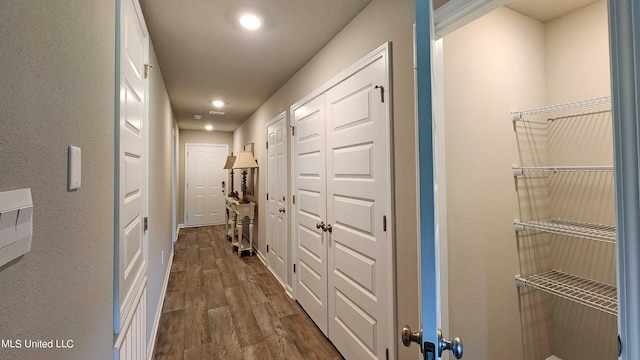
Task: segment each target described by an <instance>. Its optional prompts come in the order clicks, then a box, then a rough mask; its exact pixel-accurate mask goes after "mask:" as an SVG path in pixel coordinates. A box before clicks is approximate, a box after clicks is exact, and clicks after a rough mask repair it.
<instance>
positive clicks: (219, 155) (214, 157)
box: [185, 144, 229, 226]
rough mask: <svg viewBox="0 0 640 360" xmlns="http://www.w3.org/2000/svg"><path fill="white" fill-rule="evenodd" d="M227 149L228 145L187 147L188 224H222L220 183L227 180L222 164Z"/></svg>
mask: <svg viewBox="0 0 640 360" xmlns="http://www.w3.org/2000/svg"><path fill="white" fill-rule="evenodd" d="M228 150H229V149H228V146H227V145H210V144H186V154H187V169H186V173H187V175H186V178H187V183H186V186H187V191H186V194H187V196H186V205H185V207H186V209H187V210H186V222H185V223H186V224H187V225H189V226H194V225H215V224H222V223H224V219H225V200H224V193H223V192H222V191H223V188H222V182H223V181H224V180H225V179H226V174H225V170H224V164H225V162H226V160H227V154H228Z"/></svg>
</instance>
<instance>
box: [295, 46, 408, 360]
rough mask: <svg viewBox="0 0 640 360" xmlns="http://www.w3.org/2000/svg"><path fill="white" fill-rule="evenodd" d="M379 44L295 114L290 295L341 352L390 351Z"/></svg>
mask: <svg viewBox="0 0 640 360" xmlns="http://www.w3.org/2000/svg"><path fill="white" fill-rule="evenodd" d="M385 50H386V48H383V49H379V50H378V51H377V52H374V53H372V54H371V55H370V56H368V57H367V58H365V59H363V61H361V62H360V63H359V64H357V66H354V68H352V69H351V72H349V73H348V74H347V75H346V76H344V77H343V78H342V79H340V81H338V82H337V83H336V84H335V85H333V86H331V87H329V88H328V89H327V91H326V92H324V93H322V94H320V95H318V96H316V97H315V98H313V99H311V100H310V101H308V102H304V101H303V102H301V104H300V105H294V111H293V120H294V124H295V136H294V144H295V152H294V159H295V178H294V179H295V181H296V185H295V189H296V195H297V199H296V220H295V222H296V223H295V225H296V230H297V233H296V236H297V237H296V240H297V242H296V245H297V248H296V263H297V267H298V269H299V270H297V278H296V289H295V296H296V298H297V299H298V301H299V302H300V304H301V305H302V306H303V307H304V308H305V310H306V311H307V313H309V315H310V316H311V317H312V318H313V320H314V321H315V322H316V324H318V326H319V327H320V328H321V329H322V330H323V332H325V334H326V335H327V336H328V338H329V339H330V340H331V341H332V342H333V344H334V345H335V346H336V348H337V349H338V350H339V351H340V353H341V354H342V355H343V356H344V357H345V358H347V359H384V358H386V357H387V356H390V357H393V354H395V352H394V347H393V344H394V343H395V341H396V340H395V339H394V329H393V327H394V320H393V312H394V309H393V307H394V304H393V297H394V292H393V291H394V290H393V276H394V275H393V264H392V257H391V254H392V250H393V237H392V233H391V228H390V227H391V180H390V179H391V160H390V159H391V149H390V144H391V142H390V121H389V113H388V111H389V107H388V101H389V88H388V72H387V66H388V64H387V52H386V51H385ZM385 90H386V93H385ZM309 303H310V304H311V305H309ZM325 309H326V310H325Z"/></svg>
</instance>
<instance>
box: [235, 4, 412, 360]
mask: <svg viewBox="0 0 640 360" xmlns="http://www.w3.org/2000/svg"><path fill="white" fill-rule="evenodd" d="M414 22H415V2H414V1H412V0H401V1H387V0H373V1H372V2H371V4H369V5H368V6H367V7H366V8H365V9H364V10H363V11H362V12H361V13H360V14H359V15H358V16H357V17H356V18H355V19H354V20H353V21H352V22H351V23H349V24H348V25H347V26H346V27H345V28H344V29H343V30H342V31H341V32H340V33H339V34H338V35H336V37H334V38H333V40H331V42H329V43H328V44H327V45H326V46H325V47H324V49H322V50H321V51H320V52H319V53H318V54H317V55H316V56H315V57H314V58H313V59H311V60H310V61H309V62H308V63H307V64H306V65H305V66H304V67H303V68H302V69H300V71H298V73H296V74H295V75H294V76H293V77H292V78H291V79H289V81H288V82H287V83H286V84H285V85H284V86H283V87H282V88H280V89H279V90H278V91H277V92H276V93H275V94H274V95H273V96H272V97H271V98H270V99H269V100H268V101H267V102H266V103H265V104H264V105H262V106H261V107H260V109H258V110H257V111H256V112H255V113H254V114H253V115H252V116H251V117H250V118H249V119H248V120H247V121H246V122H245V123H244V124H243V125H242V126H240V127H239V128H238V129H237V130H236V131H235V132H234V146H235V147H234V151H237V150H238V148H239V146H241V145H243V144H246V143H248V142H255V143H256V159H257V160H258V163H259V164H264V163H265V154H266V151H265V146H264V144H265V124H266V123H267V122H268V121H270V120H271V119H273V118H274V117H275V116H276V115H278V114H279V113H281V112H282V111H288V110H289V107H290V106H291V105H292V104H294V103H295V102H296V101H298V100H300V99H301V98H302V97H304V96H305V95H306V94H308V93H310V92H311V91H313V90H314V89H315V88H317V87H319V86H320V85H322V84H323V83H324V82H326V81H328V80H329V79H331V78H332V77H333V76H335V75H337V74H338V73H340V72H341V71H342V70H344V69H346V68H347V67H349V66H350V65H352V64H353V63H355V62H356V61H358V60H359V59H361V58H362V57H364V56H365V55H367V54H368V53H370V52H371V51H373V50H374V49H376V48H377V47H379V46H380V45H382V44H383V43H384V42H386V41H391V42H392V48H393V49H392V54H393V55H392V56H393V58H392V59H393V128H394V147H393V151H394V162H395V163H394V171H395V174H396V175H395V189H394V190H395V201H396V202H395V207H396V217H395V235H396V236H395V242H396V244H395V256H396V263H397V264H402V266H398V267H397V271H396V282H397V289H398V296H397V308H398V310H397V314H398V323H397V325H398V333H397V334H399V329H400V328H401V327H402V326H403V325H404V324H412V325H413V326H414V327H415V326H417V324H418V322H419V320H418V287H417V283H418V279H417V255H416V254H417V247H416V244H417V235H416V227H417V225H416V216H415V208H416V201H415V189H416V182H415V176H416V174H415V156H414V154H415V143H414V129H415V119H414V104H413V98H414V97H413V40H412V39H413V30H412V25H413V23H414ZM265 187H266V185H265V178H264V176H259V180H258V184H257V187H256V191H257V194H258V196H257V201H258V226H257V236H256V239H257V246H258V250H259V251H260V252H261V253H262V254H265V251H266V243H265V236H266V235H265V234H266V225H265V223H264V221H261V220H263V219H264V217H265V215H264V214H266V204H265V202H264V201H261V199H262V198H263V197H264V195H263V193H262V191H261V189H265ZM397 339H398V343H397V347H398V349H399V355H400V358H401V359H405V358H415V357H417V356H418V350H417V347H416V346H413V347H412V348H410V349H407V348H405V347H404V346H402V344H401V343H400V341H399V340H400V337H399V335H398V336H397Z"/></svg>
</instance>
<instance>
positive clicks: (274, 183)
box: [267, 113, 289, 284]
mask: <svg viewBox="0 0 640 360" xmlns="http://www.w3.org/2000/svg"><path fill="white" fill-rule="evenodd" d="M267 144H268V145H267V146H268V148H267V159H268V160H267V197H268V198H267V246H268V251H267V264H268V265H269V268H271V271H273V273H274V274H275V275H276V276H277V277H278V278H279V279H280V282H281V283H282V284H286V283H287V269H288V265H287V264H288V256H289V255H288V253H289V252H288V241H287V240H288V238H287V216H286V211H287V207H286V204H287V202H286V195H287V115H286V113H282V114H280V115H278V116H277V117H276V118H275V119H274V120H273V121H272V122H271V123H270V124H268V125H267Z"/></svg>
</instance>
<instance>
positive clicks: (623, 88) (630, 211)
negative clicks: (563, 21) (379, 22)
mask: <svg viewBox="0 0 640 360" xmlns="http://www.w3.org/2000/svg"><path fill="white" fill-rule="evenodd" d="M504 3H505V1H504V0H451V1H450V2H448V3H447V4H445V5H443V6H442V7H441V8H439V9H438V10H436V11H435V12H433V17H432V14H431V9H432V5H431V1H430V0H428V1H416V19H417V31H416V37H417V38H418V39H420V38H422V39H429V41H428V42H427V43H425V42H424V41H418V42H417V51H416V52H417V59H416V64H418V66H419V67H420V65H422V68H426V69H429V71H425V72H422V74H421V76H420V77H418V82H417V86H416V90H417V91H420V92H421V93H422V94H418V93H417V94H416V99H417V104H416V108H417V109H418V112H419V113H422V114H426V116H425V119H424V120H425V121H423V122H424V123H428V122H427V121H429V122H430V120H431V116H435V121H436V122H437V121H438V118H439V115H437V106H438V102H439V101H441V100H442V99H440V98H441V97H442V92H441V91H436V92H435V95H434V94H433V93H432V92H433V91H434V90H437V88H435V87H434V84H436V86H437V81H436V80H435V79H433V78H432V76H434V75H436V73H435V72H436V71H437V70H436V68H437V66H438V59H437V56H438V55H437V52H438V50H437V47H434V44H435V39H437V38H439V37H442V36H443V35H445V34H447V33H450V32H452V31H454V30H455V29H457V28H459V27H461V26H463V25H465V24H467V23H469V22H471V21H472V20H474V19H476V18H478V17H480V16H482V15H484V14H486V13H488V12H489V11H491V10H493V9H495V8H497V7H499V6H501V5H503V4H504ZM608 14H609V38H610V41H609V42H610V57H611V84H612V86H611V88H612V98H613V100H612V110H613V128H614V150H615V157H614V160H615V164H616V166H615V194H616V241H617V244H616V252H617V262H616V264H617V288H618V331H619V333H620V334H619V336H620V340H621V344H622V347H621V354H620V359H623V360H631V359H638V358H640V343H638V342H637V341H636V339H638V338H640V326H639V325H638V320H637V319H638V318H640V284H639V283H638V281H637V279H638V278H640V266H639V263H640V261H638V259H640V246H638V244H637V239H638V238H640V223H638V221H637V219H638V218H640V181H639V178H638V174H640V155H639V154H640V134H639V132H640V95H638V94H640V69H638V68H637V67H636V64H639V63H640V39H639V38H634V36H633V35H634V34H637V33H638V32H640V7H638V6H637V5H636V4H635V3H634V0H616V1H608ZM432 19H433V21H432ZM425 25H426V26H425ZM434 32H435V34H434ZM416 115H417V114H416ZM417 117H418V115H417ZM418 125H419V121H418V122H417V123H416V126H418ZM416 133H417V134H418V135H417V136H418V139H419V138H424V139H433V138H432V135H433V134H432V129H431V127H430V126H425V127H423V129H420V130H419V131H416ZM425 142H427V144H424V145H433V144H432V142H431V141H428V140H427V141H425ZM421 145H422V143H421V142H420V141H418V145H417V147H416V148H417V151H418V154H417V156H418V157H417V159H418V160H417V162H418V164H417V165H418V172H417V173H418V176H419V178H418V189H419V190H420V189H423V190H427V191H423V193H425V192H426V194H422V193H421V195H420V196H419V199H420V201H419V203H418V207H419V208H418V214H420V207H421V205H424V208H425V209H427V213H426V214H423V215H425V216H424V217H423V216H422V215H419V216H418V219H419V223H418V228H419V232H418V234H419V241H418V248H419V251H418V254H419V256H420V259H419V261H418V266H419V267H420V269H419V273H418V275H419V279H420V280H419V285H420V287H421V288H423V280H425V279H431V280H432V281H434V282H437V279H438V275H439V274H438V269H437V267H429V269H424V267H422V264H421V263H422V259H423V258H425V259H432V258H434V257H435V258H436V259H437V256H436V254H437V246H438V244H437V240H436V239H435V238H434V237H433V236H434V235H435V233H434V231H433V230H434V217H435V212H437V211H438V209H436V208H435V204H436V203H435V201H436V199H435V198H434V197H433V185H434V184H433V182H432V181H433V175H434V174H433V170H434V159H435V158H434V154H433V151H432V149H431V146H421ZM436 161H437V160H436ZM420 165H422V170H421V167H420ZM423 171H424V173H423ZM423 195H424V197H423ZM432 211H433V212H432ZM424 225H426V226H424ZM421 226H423V227H424V228H426V229H428V230H429V233H428V234H424V235H426V237H423V236H422V235H423V234H422V233H421V232H420V227H421ZM425 271H426V272H425ZM423 291H424V290H423ZM430 291H434V292H435V291H436V287H433V288H432V289H430ZM421 296H422V295H421ZM436 298H437V293H436ZM422 301H423V299H422V298H421V299H420V312H421V326H422V328H423V329H433V328H436V327H434V326H433V325H434V324H438V321H439V320H438V319H436V318H435V317H434V316H433V314H439V312H440V309H439V307H438V305H437V304H432V303H429V304H427V306H424V305H425V304H423V302H422ZM423 306H424V307H426V308H428V309H427V312H429V311H431V315H430V314H428V313H426V314H425V311H424V310H423ZM426 325H428V326H426ZM445 335H446V334H445ZM423 340H424V341H429V342H433V343H436V344H437V339H436V334H434V333H432V332H431V331H426V332H424V333H423Z"/></svg>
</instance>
